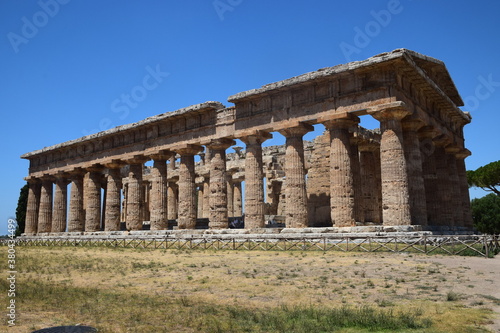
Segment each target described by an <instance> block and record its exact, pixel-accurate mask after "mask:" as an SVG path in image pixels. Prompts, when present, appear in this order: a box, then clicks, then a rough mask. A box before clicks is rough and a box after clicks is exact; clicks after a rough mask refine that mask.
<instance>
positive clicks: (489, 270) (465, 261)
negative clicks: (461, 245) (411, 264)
mask: <svg viewBox="0 0 500 333" xmlns="http://www.w3.org/2000/svg"><path fill="white" fill-rule="evenodd" d="M417 260H418V261H420V260H421V261H423V262H432V263H435V264H439V265H443V266H445V267H446V269H448V270H450V271H457V272H461V273H460V274H464V275H465V276H464V277H465V278H466V279H468V280H470V281H471V284H473V285H474V288H469V287H468V285H469V284H463V283H453V284H452V285H451V287H452V288H453V290H455V291H456V292H458V293H460V294H463V295H466V297H468V298H472V299H473V298H476V297H477V295H490V296H493V297H495V298H496V299H500V282H499V281H498V280H499V278H500V255H497V256H496V257H495V258H493V259H486V258H478V257H459V256H449V257H426V258H424V259H417ZM490 308H491V309H492V310H493V311H495V313H496V318H495V319H494V322H493V323H492V324H491V325H488V326H489V328H490V329H491V330H492V331H493V332H500V303H499V302H494V303H492V304H491V305H490Z"/></svg>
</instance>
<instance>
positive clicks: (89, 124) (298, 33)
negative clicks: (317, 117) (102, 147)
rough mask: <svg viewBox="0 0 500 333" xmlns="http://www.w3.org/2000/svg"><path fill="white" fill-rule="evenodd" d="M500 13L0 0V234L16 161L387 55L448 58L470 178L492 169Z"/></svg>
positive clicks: (22, 170) (224, 1)
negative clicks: (468, 117)
mask: <svg viewBox="0 0 500 333" xmlns="http://www.w3.org/2000/svg"><path fill="white" fill-rule="evenodd" d="M499 15H500V2H498V1H453V2H451V1H430V0H429V1H424V0H421V1H419V0H399V1H395V0H391V1H387V0H383V1H373V0H370V1H368V0H367V1H330V0H316V1H294V0H272V1H269V0H267V1H264V0H253V1H250V0H220V1H213V0H185V1H164V0H149V1H125V0H120V1H118V0H108V1H96V0H85V1H83V0H71V1H69V0H40V1H17V0H3V1H1V2H0V36H1V37H0V55H1V57H0V59H1V61H0V110H1V124H2V126H1V131H0V133H1V140H0V145H1V146H0V150H1V153H2V155H1V156H2V163H0V168H1V169H0V174H1V175H2V176H3V177H2V186H1V192H0V234H5V233H6V230H7V220H8V218H9V217H11V216H14V215H15V209H16V205H17V199H18V195H19V189H20V188H21V187H22V186H23V185H24V180H23V177H25V176H27V174H28V161H26V160H21V159H20V158H19V156H20V155H21V154H23V153H26V152H30V151H33V150H36V149H41V148H43V147H45V146H50V145H54V144H57V143H61V142H64V141H67V140H72V139H76V138H78V137H81V136H83V135H85V134H90V133H95V132H98V131H100V130H106V129H108V128H111V127H114V126H117V125H121V124H126V123H132V122H135V121H138V120H141V119H144V118H146V117H149V116H152V115H156V114H159V113H163V112H166V111H173V110H176V109H179V108H182V107H185V106H189V105H192V104H197V103H201V102H204V101H209V100H215V101H220V102H222V103H224V104H225V105H230V103H228V102H227V100H226V99H227V97H228V96H230V95H232V94H235V93H238V92H241V91H245V90H249V89H253V88H257V87H260V86H261V85H263V84H267V83H270V82H274V81H278V80H283V79H286V78H289V77H292V76H295V75H299V74H302V73H306V72H309V71H313V70H317V69H319V68H322V67H328V66H334V65H337V64H341V63H346V62H348V61H354V60H362V59H366V58H368V57H371V56H373V55H375V54H378V53H382V52H386V51H391V50H394V49H397V48H408V49H411V50H414V51H417V52H420V53H423V54H426V55H429V56H432V57H435V58H437V59H440V60H442V61H444V62H445V64H446V66H447V68H448V70H449V72H450V74H451V77H452V78H453V79H454V81H455V84H456V86H457V88H458V90H459V92H460V94H461V95H462V98H463V99H464V100H466V101H467V105H466V106H465V107H463V108H462V109H463V110H465V111H470V112H471V114H472V117H473V122H472V124H470V125H468V126H466V130H465V136H466V146H467V147H468V148H469V149H470V150H471V151H472V153H473V155H472V156H471V157H469V158H468V159H467V160H466V163H467V168H468V169H475V168H477V167H479V166H481V165H484V164H486V163H489V162H492V161H496V160H498V159H500V154H499V152H500V149H499V144H498V143H499V140H498V134H497V133H498V126H499V125H498V124H499V123H500V113H499V110H498V107H499V106H500V66H499V63H498V62H499V59H500V54H499V53H500V38H499V33H500V19H499ZM360 31H361V33H362V34H365V36H361V33H360ZM150 72H156V73H157V74H156V77H157V79H156V80H151V79H147V80H146V82H144V79H145V78H146V77H147V75H150ZM145 88H147V89H145ZM132 93H133V94H135V95H134V96H135V99H133V100H129V101H126V100H125V99H122V96H125V95H130V94H132ZM275 136H276V137H277V139H276V140H275V141H274V142H268V144H271V143H273V144H279V143H281V142H283V141H282V140H280V139H281V138H279V135H275ZM471 194H472V196H473V197H478V196H482V195H484V192H482V191H478V190H473V191H471Z"/></svg>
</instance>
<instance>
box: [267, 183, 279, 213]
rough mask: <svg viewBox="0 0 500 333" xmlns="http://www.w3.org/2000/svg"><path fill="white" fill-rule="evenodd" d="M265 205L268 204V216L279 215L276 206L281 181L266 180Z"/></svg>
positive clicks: (277, 204)
mask: <svg viewBox="0 0 500 333" xmlns="http://www.w3.org/2000/svg"><path fill="white" fill-rule="evenodd" d="M266 185H267V203H268V204H269V212H268V214H269V215H279V213H278V206H279V204H280V197H281V188H282V185H283V181H282V180H281V179H279V180H278V179H272V178H269V177H268V178H267V182H266Z"/></svg>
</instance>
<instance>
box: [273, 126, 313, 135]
mask: <svg viewBox="0 0 500 333" xmlns="http://www.w3.org/2000/svg"><path fill="white" fill-rule="evenodd" d="M312 131H314V127H313V126H312V125H309V124H306V123H298V125H296V126H294V127H289V128H285V129H282V130H280V131H279V133H280V134H281V135H283V136H284V137H286V138H293V137H302V136H303V135H304V134H306V133H309V132H312Z"/></svg>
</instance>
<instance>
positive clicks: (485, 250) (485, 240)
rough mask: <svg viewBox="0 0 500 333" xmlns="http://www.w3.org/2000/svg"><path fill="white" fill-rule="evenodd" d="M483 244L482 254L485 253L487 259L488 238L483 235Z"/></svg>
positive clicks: (488, 252)
mask: <svg viewBox="0 0 500 333" xmlns="http://www.w3.org/2000/svg"><path fill="white" fill-rule="evenodd" d="M483 242H484V252H485V255H486V258H489V257H490V251H489V247H488V236H487V235H483Z"/></svg>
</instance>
